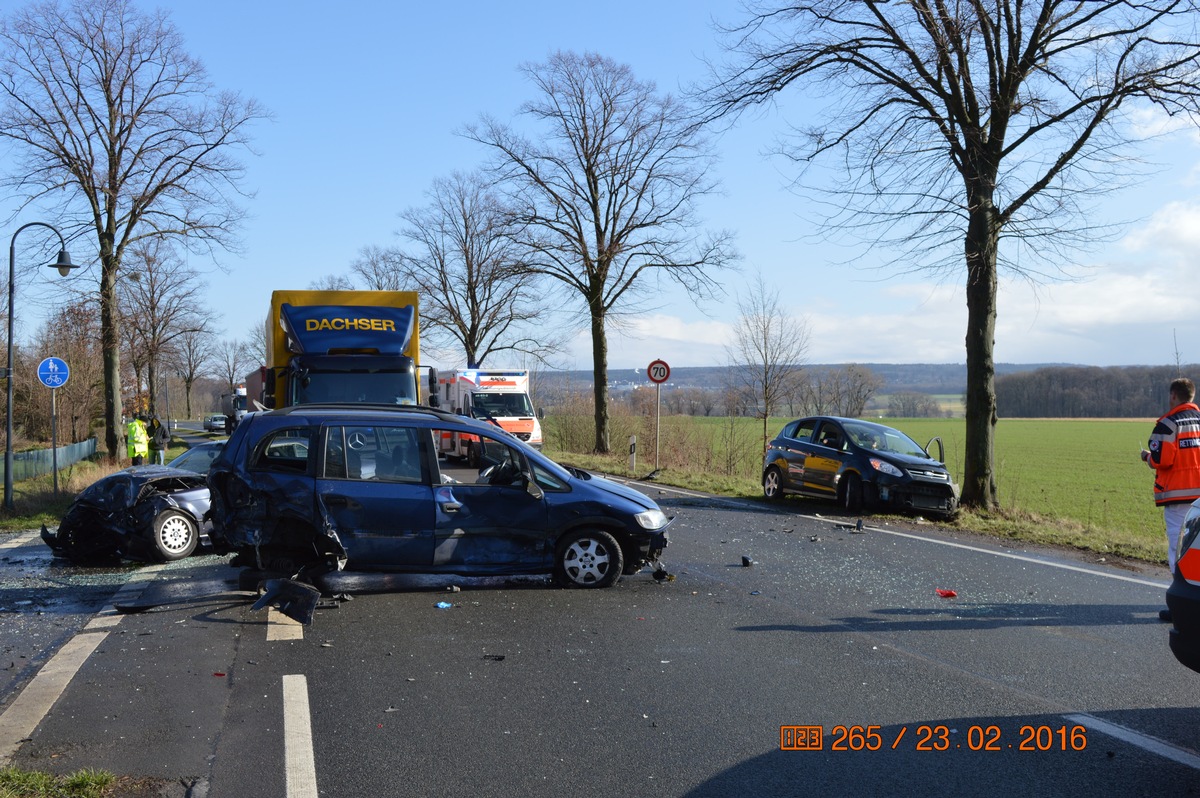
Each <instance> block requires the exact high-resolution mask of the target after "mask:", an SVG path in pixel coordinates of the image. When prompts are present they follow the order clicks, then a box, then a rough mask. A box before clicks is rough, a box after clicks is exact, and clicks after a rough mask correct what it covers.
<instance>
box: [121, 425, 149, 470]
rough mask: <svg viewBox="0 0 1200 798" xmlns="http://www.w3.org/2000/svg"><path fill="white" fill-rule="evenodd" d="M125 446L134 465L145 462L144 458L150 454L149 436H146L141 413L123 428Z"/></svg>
mask: <svg viewBox="0 0 1200 798" xmlns="http://www.w3.org/2000/svg"><path fill="white" fill-rule="evenodd" d="M125 446H126V448H127V449H128V450H129V459H130V460H132V461H133V464H134V465H142V464H143V463H145V462H146V456H147V455H148V454H149V453H150V436H149V435H148V434H146V422H145V421H143V420H142V415H141V413H139V414H137V415H136V416H134V417H133V419H132V420H130V422H129V424H128V425H126V427H125Z"/></svg>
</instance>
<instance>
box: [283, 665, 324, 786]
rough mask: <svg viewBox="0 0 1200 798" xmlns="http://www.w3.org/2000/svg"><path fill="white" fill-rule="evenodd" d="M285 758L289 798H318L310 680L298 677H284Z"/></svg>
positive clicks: (295, 675)
mask: <svg viewBox="0 0 1200 798" xmlns="http://www.w3.org/2000/svg"><path fill="white" fill-rule="evenodd" d="M283 758H284V768H285V770H284V775H285V776H286V778H287V791H286V792H287V798H317V766H316V762H315V761H314V758H313V742H312V721H311V714H310V712H309V708H308V680H307V679H305V677H304V676H303V675H299V674H293V675H285V676H284V677H283Z"/></svg>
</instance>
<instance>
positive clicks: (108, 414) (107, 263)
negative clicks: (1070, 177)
mask: <svg viewBox="0 0 1200 798" xmlns="http://www.w3.org/2000/svg"><path fill="white" fill-rule="evenodd" d="M100 269H101V277H100V340H101V342H102V346H103V350H104V445H105V447H106V448H107V449H108V457H109V459H110V460H113V461H117V460H120V459H121V458H122V457H123V456H124V452H123V451H122V448H121V416H122V408H121V346H120V342H119V341H118V338H117V312H116V311H117V266H116V262H115V259H114V257H113V255H112V253H108V254H107V255H105V254H104V253H102V254H101V259H100Z"/></svg>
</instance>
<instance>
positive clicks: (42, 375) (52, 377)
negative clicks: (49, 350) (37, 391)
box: [38, 357, 71, 388]
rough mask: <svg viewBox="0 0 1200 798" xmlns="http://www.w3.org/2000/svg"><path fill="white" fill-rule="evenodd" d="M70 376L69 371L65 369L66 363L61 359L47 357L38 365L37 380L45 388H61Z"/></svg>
mask: <svg viewBox="0 0 1200 798" xmlns="http://www.w3.org/2000/svg"><path fill="white" fill-rule="evenodd" d="M70 376H71V369H69V368H67V362H66V361H65V360H63V359H62V358H57V357H48V358H46V359H45V360H43V361H42V362H41V363H38V379H39V380H41V381H42V385H45V386H46V387H47V388H61V387H63V386H64V385H66V384H67V378H68V377H70Z"/></svg>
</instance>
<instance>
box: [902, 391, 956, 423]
mask: <svg viewBox="0 0 1200 798" xmlns="http://www.w3.org/2000/svg"><path fill="white" fill-rule="evenodd" d="M888 415H889V416H893V417H895V418H938V417H939V416H942V415H944V414H943V413H942V406H941V405H939V404H938V401H937V399H935V398H933V397H932V396H930V395H929V394H927V393H917V392H915V391H900V392H899V393H894V394H892V395H891V396H889V397H888Z"/></svg>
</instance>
